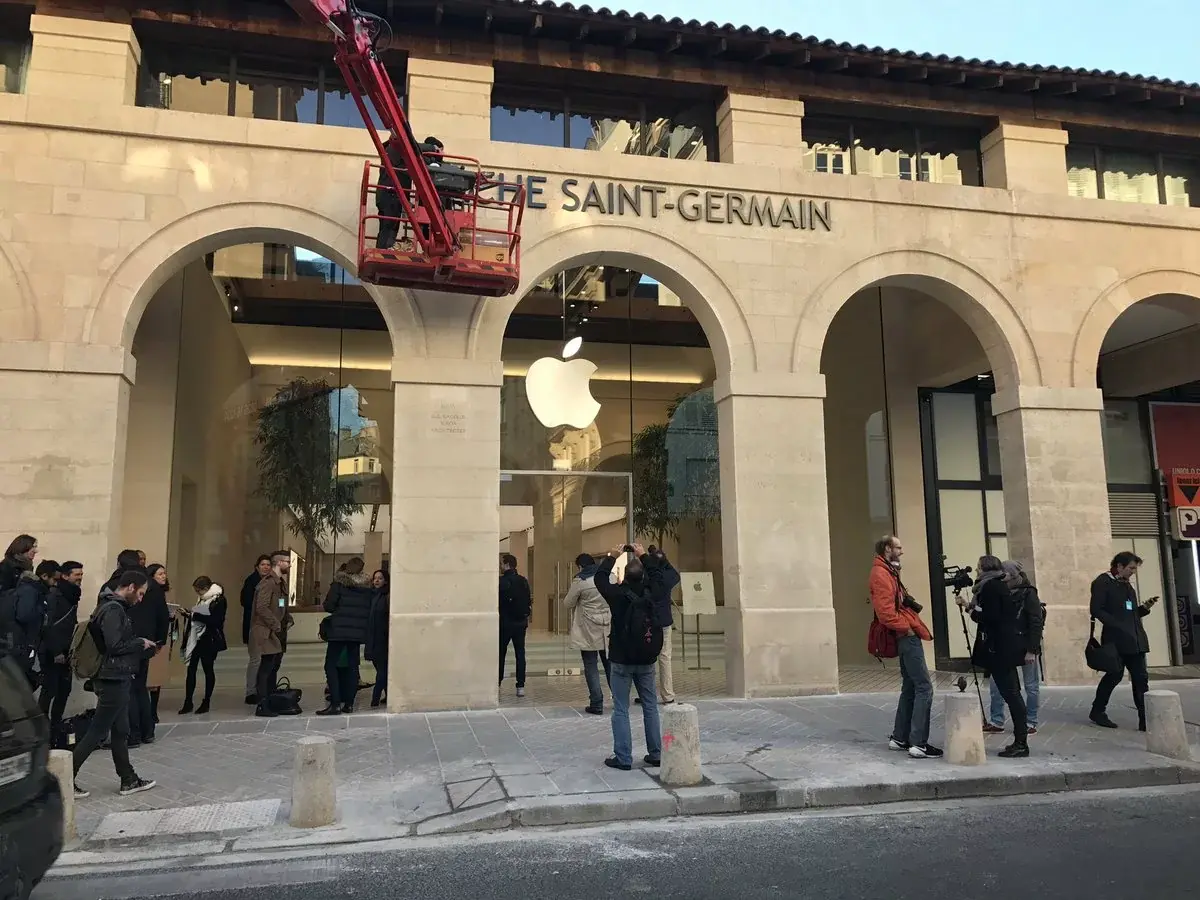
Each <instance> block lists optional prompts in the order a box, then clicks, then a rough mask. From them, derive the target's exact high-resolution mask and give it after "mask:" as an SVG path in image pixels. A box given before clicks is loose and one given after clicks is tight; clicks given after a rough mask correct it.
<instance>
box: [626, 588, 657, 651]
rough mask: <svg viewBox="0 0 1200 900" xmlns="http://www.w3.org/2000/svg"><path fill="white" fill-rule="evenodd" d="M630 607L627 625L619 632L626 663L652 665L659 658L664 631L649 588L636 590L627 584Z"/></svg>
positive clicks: (627, 614)
mask: <svg viewBox="0 0 1200 900" xmlns="http://www.w3.org/2000/svg"><path fill="white" fill-rule="evenodd" d="M625 596H626V597H628V598H629V610H628V612H627V613H626V615H625V621H624V627H623V628H622V629H621V632H620V634H619V635H617V634H614V637H618V638H619V639H620V641H619V642H620V647H621V651H622V654H623V655H624V657H625V663H626V664H627V665H631V666H649V665H653V664H654V663H655V662H657V661H658V655H659V654H660V653H662V648H663V631H662V626H661V625H659V624H658V616H657V615H656V613H655V609H654V602H653V601H652V600H651V599H650V594H649V592H648V591H645V590H643V591H642V592H641V593H634V592H633V591H632V590H630V589H628V588H626V590H625Z"/></svg>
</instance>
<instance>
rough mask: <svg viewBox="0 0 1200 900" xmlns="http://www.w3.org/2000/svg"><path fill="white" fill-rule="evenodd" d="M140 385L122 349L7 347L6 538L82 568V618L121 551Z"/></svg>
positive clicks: (0, 368)
mask: <svg viewBox="0 0 1200 900" xmlns="http://www.w3.org/2000/svg"><path fill="white" fill-rule="evenodd" d="M133 377H134V361H133V357H132V356H130V355H129V354H128V353H127V352H126V351H125V349H124V348H122V347H105V346H100V345H80V344H64V343H51V342H48V341H7V342H6V341H0V431H2V432H3V433H4V436H5V437H4V440H3V441H0V534H3V535H9V536H10V537H9V538H6V540H11V536H15V535H17V534H21V533H22V532H25V533H28V534H32V535H34V536H35V537H37V538H38V540H39V542H40V544H41V556H42V558H50V559H57V560H60V561H61V560H65V559H77V560H79V561H80V562H82V563H83V565H84V572H85V580H84V587H83V604H82V608H81V610H80V611H81V612H88V611H90V610H91V609H92V607H93V606H94V603H95V597H96V594H97V593H98V592H99V590H100V585H101V584H103V582H104V581H105V579H106V578H107V577H108V575H109V573H110V572H111V571H112V562H113V559H114V558H115V556H116V553H117V551H118V550H119V549H120V548H119V547H117V546H116V542H117V540H118V539H119V536H120V530H121V529H120V523H121V495H122V488H123V481H124V473H125V437H126V432H127V430H128V422H129V390H130V386H131V385H132V384H133Z"/></svg>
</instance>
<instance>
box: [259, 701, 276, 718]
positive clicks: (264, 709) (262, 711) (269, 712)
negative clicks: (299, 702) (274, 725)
mask: <svg viewBox="0 0 1200 900" xmlns="http://www.w3.org/2000/svg"><path fill="white" fill-rule="evenodd" d="M254 715H256V716H258V717H259V718H260V719H275V718H278V716H279V713H277V712H275V710H273V709H271V707H269V706H267V704H265V703H260V704H258V709H256V710H255V711H254Z"/></svg>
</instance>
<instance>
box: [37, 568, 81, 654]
mask: <svg viewBox="0 0 1200 900" xmlns="http://www.w3.org/2000/svg"><path fill="white" fill-rule="evenodd" d="M80 596H81V592H80V589H79V585H77V584H71V582H69V581H59V582H58V583H57V584H55V585H54V587H52V588H51V589H50V596H49V597H47V599H46V631H45V633H44V635H43V636H42V657H43V659H44V660H45V661H46V662H47V663H52V662H54V657H56V656H66V655H67V652H68V651H69V650H70V649H71V637H72V636H73V635H74V634H75V625H76V623H77V622H78V621H79V599H80Z"/></svg>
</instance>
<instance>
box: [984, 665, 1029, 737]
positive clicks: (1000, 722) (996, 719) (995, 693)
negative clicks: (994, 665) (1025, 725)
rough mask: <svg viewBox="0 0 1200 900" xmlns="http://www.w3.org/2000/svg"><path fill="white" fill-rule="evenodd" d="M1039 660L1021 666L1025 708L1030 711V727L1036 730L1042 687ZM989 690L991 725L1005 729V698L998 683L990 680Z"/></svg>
mask: <svg viewBox="0 0 1200 900" xmlns="http://www.w3.org/2000/svg"><path fill="white" fill-rule="evenodd" d="M1039 665H1040V664H1039V662H1038V660H1036V659H1035V660H1034V661H1033V662H1031V663H1025V665H1023V666H1021V681H1023V682H1024V683H1025V708H1026V709H1027V710H1028V713H1027V716H1028V719H1029V727H1030V728H1036V727H1037V722H1038V694H1039V693H1040V692H1041V687H1042V673H1041V670H1040V669H1039ZM988 690H989V692H990V693H991V695H992V710H991V713H992V714H991V716H990V717H989V718H990V720H991V723H992V724H993V725H995V726H997V727H998V728H1003V727H1004V698H1003V697H1002V696H1000V691H999V690H997V688H996V682H995V681H993V680H992V679H991V678H989V679H988Z"/></svg>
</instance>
